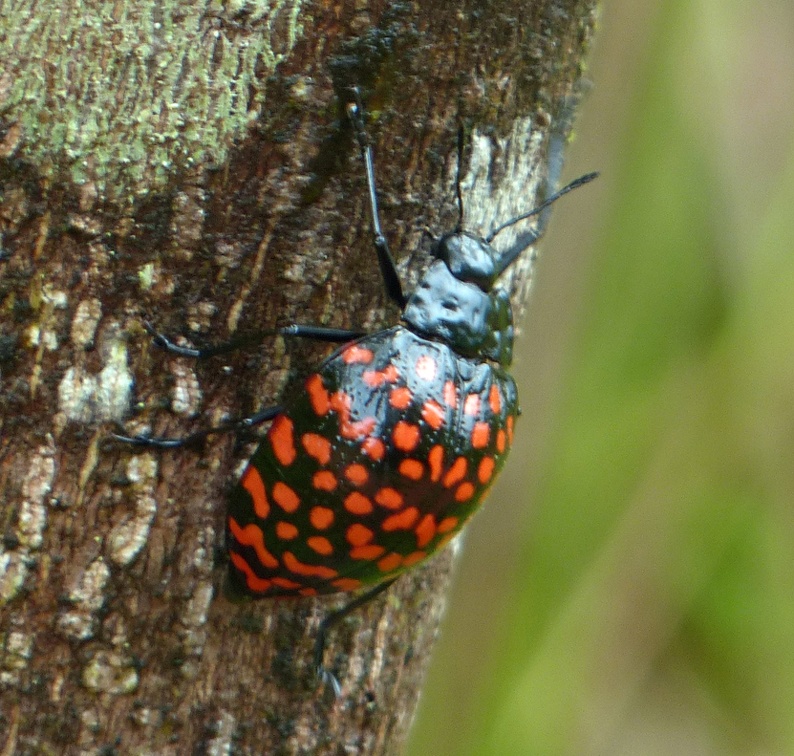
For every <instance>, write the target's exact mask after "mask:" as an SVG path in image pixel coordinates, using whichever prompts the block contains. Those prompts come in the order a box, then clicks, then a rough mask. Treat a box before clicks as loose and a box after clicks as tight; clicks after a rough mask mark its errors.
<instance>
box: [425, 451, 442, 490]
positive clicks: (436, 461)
mask: <svg viewBox="0 0 794 756" xmlns="http://www.w3.org/2000/svg"><path fill="white" fill-rule="evenodd" d="M427 462H428V464H429V465H430V480H432V481H433V483H438V481H439V480H441V471H442V469H443V467H444V447H443V446H441V444H436V445H435V446H434V447H433V448H432V449H431V450H430V452H429V453H428V455H427Z"/></svg>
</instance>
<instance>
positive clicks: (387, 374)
mask: <svg viewBox="0 0 794 756" xmlns="http://www.w3.org/2000/svg"><path fill="white" fill-rule="evenodd" d="M399 377H400V373H399V371H398V370H397V368H396V367H395V366H394V365H387V366H386V367H385V368H384V369H383V370H365V371H364V372H363V373H362V374H361V379H362V380H363V381H364V383H366V384H367V386H371V387H372V388H378V386H382V385H383V384H384V383H394V382H395V381H396V380H397V379H398V378H399Z"/></svg>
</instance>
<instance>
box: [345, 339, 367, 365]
mask: <svg viewBox="0 0 794 756" xmlns="http://www.w3.org/2000/svg"><path fill="white" fill-rule="evenodd" d="M374 357H375V354H374V353H373V351H372V350H371V349H366V348H364V347H361V346H359V345H358V344H351V345H350V346H349V347H347V349H345V350H344V351H343V352H342V359H343V360H344V362H345V364H346V365H352V364H354V363H358V364H362V365H369V363H370V362H372V360H373V358H374Z"/></svg>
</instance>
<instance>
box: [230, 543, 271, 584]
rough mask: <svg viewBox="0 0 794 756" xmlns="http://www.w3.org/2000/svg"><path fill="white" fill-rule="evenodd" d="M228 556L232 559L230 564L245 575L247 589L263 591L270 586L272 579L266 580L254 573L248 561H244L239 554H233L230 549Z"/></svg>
mask: <svg viewBox="0 0 794 756" xmlns="http://www.w3.org/2000/svg"><path fill="white" fill-rule="evenodd" d="M229 557H230V558H231V560H232V564H233V565H234V566H235V567H236V568H237V569H238V570H240V572H242V573H243V575H245V584H246V585H247V586H248V590H249V591H253V592H254V593H264V592H265V591H267V590H268V589H270V588H271V587H272V585H273V583H272V581H270V580H266V579H265V578H261V577H259V576H258V575H256V574H255V573H254V571H253V570H252V569H251V566H250V565H249V564H248V562H246V561H245V559H244V558H243V557H241V556H240V555H239V554H235V553H234V552H233V551H232V552H231V554H230V555H229Z"/></svg>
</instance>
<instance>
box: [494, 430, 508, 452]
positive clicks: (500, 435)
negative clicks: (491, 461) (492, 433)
mask: <svg viewBox="0 0 794 756" xmlns="http://www.w3.org/2000/svg"><path fill="white" fill-rule="evenodd" d="M506 447H507V436H506V435H505V432H504V431H503V430H502V429H501V428H500V429H499V430H498V431H497V432H496V451H498V452H499V454H501V453H502V452H503V451H504V450H505V448H506Z"/></svg>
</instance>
